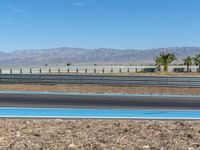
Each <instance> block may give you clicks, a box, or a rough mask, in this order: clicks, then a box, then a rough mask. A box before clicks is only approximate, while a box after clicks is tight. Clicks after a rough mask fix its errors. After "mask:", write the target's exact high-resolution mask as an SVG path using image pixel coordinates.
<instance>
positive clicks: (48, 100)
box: [0, 93, 200, 110]
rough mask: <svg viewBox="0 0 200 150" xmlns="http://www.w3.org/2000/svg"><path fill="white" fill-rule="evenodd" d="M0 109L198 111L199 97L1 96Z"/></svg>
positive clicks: (16, 94) (18, 94)
mask: <svg viewBox="0 0 200 150" xmlns="http://www.w3.org/2000/svg"><path fill="white" fill-rule="evenodd" d="M0 107H12V108H15V107H29V108H77V109H82V108H89V109H161V110H162V109H163V110H164V109H173V110H183V109H188V110H200V97H198V96H197V97H192V96H191V97H190V96H186V97H184V96H134V95H133V96H130V95H129V96H128V95H126V96H121V95H99V94H96V95H95V94H92V95H87V94H83V95H81V94H77V95H75V94H65V95H62V94H31V93H29V94H27V93H25V94H23V93H1V94H0Z"/></svg>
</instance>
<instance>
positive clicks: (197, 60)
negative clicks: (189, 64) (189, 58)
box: [193, 54, 200, 72]
mask: <svg viewBox="0 0 200 150" xmlns="http://www.w3.org/2000/svg"><path fill="white" fill-rule="evenodd" d="M193 61H194V64H195V65H197V66H199V72H200V54H196V55H195V57H194V58H193Z"/></svg>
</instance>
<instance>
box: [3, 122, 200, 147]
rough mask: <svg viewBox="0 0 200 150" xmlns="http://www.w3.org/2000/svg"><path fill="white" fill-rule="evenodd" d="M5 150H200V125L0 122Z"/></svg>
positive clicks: (199, 123)
mask: <svg viewBox="0 0 200 150" xmlns="http://www.w3.org/2000/svg"><path fill="white" fill-rule="evenodd" d="M0 132H1V134H0V149H1V150H7V149H10V150H26V149H31V150H42V149H45V150H47V149H52V150H68V149H71V150H80V149H81V150H82V149H84V150H110V149H112V150H139V149H143V150H148V149H154V150H169V149H170V150H171V149H177V150H196V149H200V121H139V120H0Z"/></svg>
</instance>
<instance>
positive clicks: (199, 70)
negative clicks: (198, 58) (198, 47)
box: [199, 65, 200, 73]
mask: <svg viewBox="0 0 200 150" xmlns="http://www.w3.org/2000/svg"><path fill="white" fill-rule="evenodd" d="M199 73H200V65H199Z"/></svg>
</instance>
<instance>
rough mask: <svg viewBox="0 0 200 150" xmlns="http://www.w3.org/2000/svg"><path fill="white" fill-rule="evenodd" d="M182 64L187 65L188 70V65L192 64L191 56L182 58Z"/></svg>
mask: <svg viewBox="0 0 200 150" xmlns="http://www.w3.org/2000/svg"><path fill="white" fill-rule="evenodd" d="M183 61H184V65H186V66H187V72H190V66H191V65H192V58H191V57H190V56H188V57H187V58H185V59H183Z"/></svg>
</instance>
